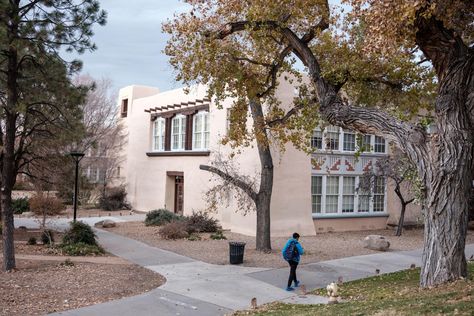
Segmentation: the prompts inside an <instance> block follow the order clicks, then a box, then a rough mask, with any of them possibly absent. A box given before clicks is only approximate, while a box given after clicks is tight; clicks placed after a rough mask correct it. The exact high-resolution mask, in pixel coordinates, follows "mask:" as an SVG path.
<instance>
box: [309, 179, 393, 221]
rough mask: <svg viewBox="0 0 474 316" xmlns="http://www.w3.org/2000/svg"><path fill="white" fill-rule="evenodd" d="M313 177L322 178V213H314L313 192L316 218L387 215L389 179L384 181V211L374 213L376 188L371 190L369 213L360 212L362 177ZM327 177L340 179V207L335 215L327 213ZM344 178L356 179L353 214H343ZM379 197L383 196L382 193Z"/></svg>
mask: <svg viewBox="0 0 474 316" xmlns="http://www.w3.org/2000/svg"><path fill="white" fill-rule="evenodd" d="M311 176H312V177H321V178H322V180H321V188H322V189H321V212H319V213H317V212H313V203H312V197H313V195H314V194H313V192H312V190H311V213H312V214H313V217H315V218H324V217H345V216H348V217H358V216H360V217H364V216H378V215H386V214H387V179H386V178H385V181H384V190H383V196H384V204H383V211H381V212H380V211H378V212H374V196H375V192H374V189H375V188H371V192H370V193H368V194H364V195H368V196H369V211H368V212H359V196H362V194H361V192H359V190H357V188H358V187H359V181H360V177H361V175H348V174H344V175H321V174H312V175H311ZM327 177H338V205H337V212H335V213H327V212H326V197H327V192H326V191H327ZM344 177H354V178H355V187H354V210H353V211H352V212H342V209H343V199H344ZM377 195H382V194H381V193H379V194H377Z"/></svg>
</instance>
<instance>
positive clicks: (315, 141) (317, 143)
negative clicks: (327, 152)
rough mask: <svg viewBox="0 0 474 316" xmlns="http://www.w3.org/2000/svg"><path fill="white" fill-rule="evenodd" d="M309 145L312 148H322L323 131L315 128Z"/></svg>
mask: <svg viewBox="0 0 474 316" xmlns="http://www.w3.org/2000/svg"><path fill="white" fill-rule="evenodd" d="M311 147H313V148H314V149H323V132H322V131H320V130H317V129H315V130H314V131H313V136H312V137H311Z"/></svg>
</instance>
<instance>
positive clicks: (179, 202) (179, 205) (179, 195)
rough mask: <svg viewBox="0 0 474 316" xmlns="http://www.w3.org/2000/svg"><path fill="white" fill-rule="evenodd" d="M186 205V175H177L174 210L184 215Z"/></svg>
mask: <svg viewBox="0 0 474 316" xmlns="http://www.w3.org/2000/svg"><path fill="white" fill-rule="evenodd" d="M183 207H184V176H176V177H175V180H174V212H175V213H176V214H180V215H183Z"/></svg>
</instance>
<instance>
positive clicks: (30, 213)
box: [21, 212, 35, 217]
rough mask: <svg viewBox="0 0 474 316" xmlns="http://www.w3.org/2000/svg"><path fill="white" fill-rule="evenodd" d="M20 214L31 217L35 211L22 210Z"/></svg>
mask: <svg viewBox="0 0 474 316" xmlns="http://www.w3.org/2000/svg"><path fill="white" fill-rule="evenodd" d="M21 216H25V217H33V216H35V213H33V212H23V213H21Z"/></svg>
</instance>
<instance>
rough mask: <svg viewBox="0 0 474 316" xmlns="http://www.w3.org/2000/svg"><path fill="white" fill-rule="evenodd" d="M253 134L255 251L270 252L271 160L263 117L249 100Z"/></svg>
mask: <svg viewBox="0 0 474 316" xmlns="http://www.w3.org/2000/svg"><path fill="white" fill-rule="evenodd" d="M250 112H251V113H252V118H253V125H254V133H255V135H256V140H257V149H258V155H259V158H260V170H261V174H260V188H259V191H258V193H257V199H256V202H255V206H256V209H257V240H256V244H257V250H260V251H270V250H271V249H272V246H271V227H270V226H271V225H270V221H271V219H270V213H271V208H270V206H271V199H272V190H273V159H272V153H271V151H270V143H269V141H268V135H267V131H266V129H265V116H264V114H263V109H262V105H261V104H260V102H259V101H257V100H254V99H251V100H250Z"/></svg>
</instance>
